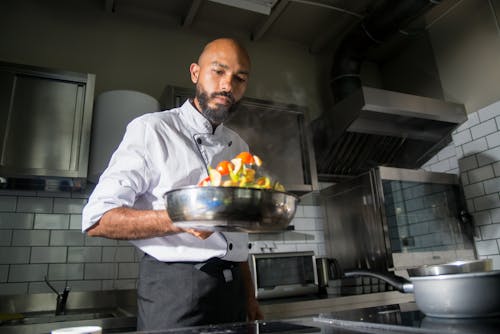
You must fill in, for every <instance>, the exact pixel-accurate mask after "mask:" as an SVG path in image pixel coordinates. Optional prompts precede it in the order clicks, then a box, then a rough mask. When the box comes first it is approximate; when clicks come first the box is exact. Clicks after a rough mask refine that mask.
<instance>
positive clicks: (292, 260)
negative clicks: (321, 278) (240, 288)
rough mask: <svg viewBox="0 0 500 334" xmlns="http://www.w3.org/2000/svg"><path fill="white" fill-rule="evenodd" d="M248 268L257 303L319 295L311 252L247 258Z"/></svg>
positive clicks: (272, 254) (314, 262)
mask: <svg viewBox="0 0 500 334" xmlns="http://www.w3.org/2000/svg"><path fill="white" fill-rule="evenodd" d="M249 264H250V271H251V273H252V279H253V284H254V288H255V297H256V298H257V299H269V298H281V297H292V296H304V295H308V294H315V293H317V292H318V274H317V271H316V257H315V256H314V252H312V251H304V252H286V253H260V254H250V258H249Z"/></svg>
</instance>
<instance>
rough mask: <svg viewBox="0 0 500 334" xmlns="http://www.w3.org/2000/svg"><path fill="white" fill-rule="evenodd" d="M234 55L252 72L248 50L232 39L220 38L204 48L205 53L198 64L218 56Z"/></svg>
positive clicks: (202, 53) (203, 52)
mask: <svg viewBox="0 0 500 334" xmlns="http://www.w3.org/2000/svg"><path fill="white" fill-rule="evenodd" d="M221 53H224V54H232V55H233V56H234V57H235V58H236V59H237V61H238V62H240V63H241V64H242V65H245V67H247V68H248V71H250V56H249V55H248V52H247V50H246V49H245V48H244V47H243V46H242V45H241V44H240V43H239V42H238V41H236V40H234V39H232V38H219V39H216V40H213V41H211V42H210V43H208V44H207V45H205V47H204V48H203V51H202V52H201V54H200V57H199V58H198V64H201V63H203V62H204V61H207V60H210V59H211V58H213V56H214V55H217V54H221Z"/></svg>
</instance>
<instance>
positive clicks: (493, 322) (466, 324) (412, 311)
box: [313, 303, 500, 334]
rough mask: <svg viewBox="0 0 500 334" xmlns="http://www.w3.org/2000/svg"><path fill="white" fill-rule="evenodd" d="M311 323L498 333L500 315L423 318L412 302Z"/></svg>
mask: <svg viewBox="0 0 500 334" xmlns="http://www.w3.org/2000/svg"><path fill="white" fill-rule="evenodd" d="M313 320H314V322H317V323H321V324H323V325H328V326H331V327H333V328H338V329H344V330H347V331H342V330H340V331H333V332H331V333H351V332H357V333H440V334H444V333H467V334H476V333H478V334H479V333H480V334H489V333H498V332H499V329H500V318H499V317H496V318H473V319H445V318H434V317H427V316H425V315H424V314H423V313H422V312H420V311H419V310H418V308H417V306H416V304H415V303H407V304H396V305H387V306H379V307H371V308H364V309H356V310H349V311H341V312H332V313H328V314H320V315H318V316H317V317H314V318H313Z"/></svg>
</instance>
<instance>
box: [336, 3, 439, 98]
mask: <svg viewBox="0 0 500 334" xmlns="http://www.w3.org/2000/svg"><path fill="white" fill-rule="evenodd" d="M439 3H440V1H438V0H404V1H401V0H387V1H384V2H383V3H382V4H381V5H379V6H377V7H376V8H375V10H374V11H373V12H372V13H370V14H369V15H368V16H367V17H366V18H365V19H363V20H362V21H361V22H360V23H359V24H358V25H357V26H356V27H355V28H354V29H353V30H351V31H350V32H349V33H348V34H347V35H346V36H345V37H344V38H343V40H342V42H341V43H340V44H339V46H338V48H337V50H336V52H335V56H334V57H335V58H334V63H333V68H332V75H331V88H332V92H333V97H334V99H335V101H334V102H335V103H338V102H339V101H341V100H342V99H344V98H345V97H347V96H348V95H350V94H351V93H353V92H354V91H356V90H357V89H359V88H361V77H360V71H361V64H362V63H363V61H364V59H365V54H366V52H367V51H368V50H369V49H370V48H372V47H377V46H379V45H381V44H382V43H384V42H385V41H386V40H387V39H388V38H389V37H390V36H392V35H394V34H396V33H397V32H398V31H399V30H400V29H401V28H402V27H406V26H407V25H408V24H409V23H410V22H411V21H412V20H414V19H415V18H417V17H419V16H421V15H423V14H424V13H425V12H427V11H428V10H429V9H431V8H432V7H434V6H435V5H437V4H439Z"/></svg>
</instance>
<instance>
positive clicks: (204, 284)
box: [137, 254, 247, 331]
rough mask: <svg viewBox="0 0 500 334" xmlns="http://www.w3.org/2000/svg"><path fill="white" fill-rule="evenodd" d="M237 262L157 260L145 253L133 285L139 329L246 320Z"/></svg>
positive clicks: (245, 298)
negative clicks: (135, 282)
mask: <svg viewBox="0 0 500 334" xmlns="http://www.w3.org/2000/svg"><path fill="white" fill-rule="evenodd" d="M246 300H247V297H246V292H245V288H244V284H243V280H242V278H241V273H240V267H239V263H237V262H229V261H224V260H221V259H219V258H213V259H210V260H208V261H207V262H201V263H199V262H161V261H158V260H156V259H155V258H153V257H151V256H149V255H147V254H146V255H144V257H143V258H142V260H141V263H140V267H139V281H138V287H137V308H138V309H137V313H138V314H137V330H138V331H145V330H156V329H171V328H179V327H187V326H199V325H209V324H218V323H225V322H240V321H245V320H246V302H245V301H246Z"/></svg>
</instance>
